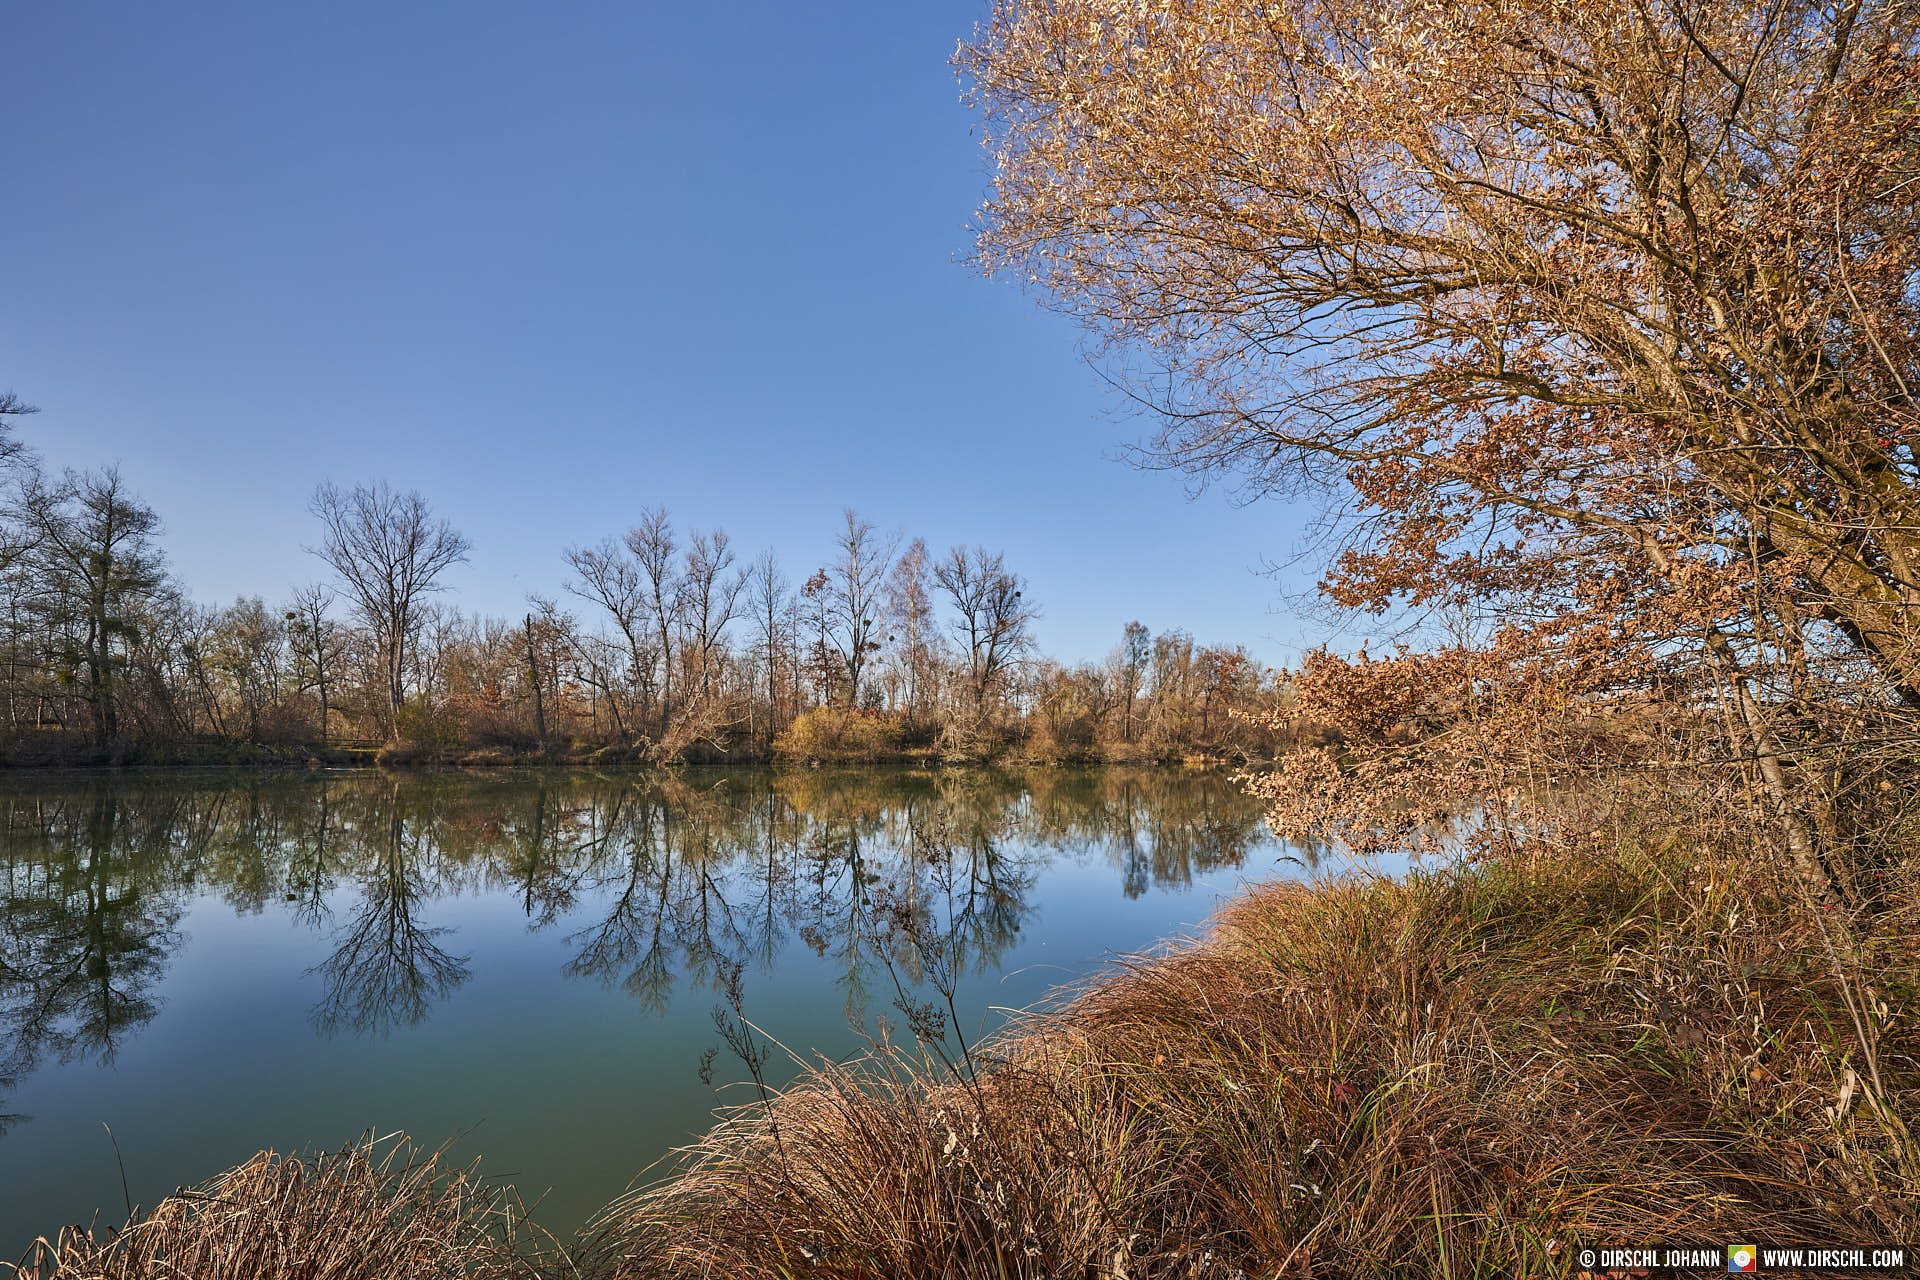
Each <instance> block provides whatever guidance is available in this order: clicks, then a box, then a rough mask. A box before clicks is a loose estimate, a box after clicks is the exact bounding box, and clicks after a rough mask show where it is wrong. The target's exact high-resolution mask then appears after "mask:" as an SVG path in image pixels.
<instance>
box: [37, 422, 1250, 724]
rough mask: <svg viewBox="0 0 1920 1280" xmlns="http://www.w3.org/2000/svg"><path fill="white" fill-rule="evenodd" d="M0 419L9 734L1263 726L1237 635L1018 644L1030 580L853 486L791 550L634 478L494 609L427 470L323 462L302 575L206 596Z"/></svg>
mask: <svg viewBox="0 0 1920 1280" xmlns="http://www.w3.org/2000/svg"><path fill="white" fill-rule="evenodd" d="M0 407H3V408H4V411H5V412H6V413H7V414H10V415H19V414H23V413H30V412H32V408H31V407H30V406H28V405H26V404H25V403H24V402H22V401H21V400H20V399H19V398H18V397H15V396H11V395H10V396H8V397H7V398H6V399H5V402H4V406H0ZM0 421H3V420H0ZM4 443H5V446H6V449H5V456H4V459H0V462H3V464H4V466H5V467H6V469H7V476H6V496H5V501H4V505H3V506H0V719H3V726H0V731H3V732H4V735H5V739H6V741H7V743H8V744H9V750H10V754H11V758H13V759H15V760H16V761H33V760H38V759H43V758H44V759H70V758H74V756H75V753H76V752H78V753H80V754H81V755H83V756H88V757H97V758H124V757H126V756H127V754H128V753H129V752H133V753H134V754H135V755H136V756H137V755H139V753H140V751H141V750H142V749H152V748H162V749H166V748H171V749H181V748H192V747H197V746H207V745H210V744H222V743H232V744H249V745H251V746H255V747H261V748H282V747H303V748H313V749H322V748H326V747H328V746H329V744H331V745H332V746H333V747H334V748H336V749H338V748H348V747H354V746H359V747H372V746H382V747H385V748H386V749H387V758H388V759H390V760H404V759H407V758H415V757H418V758H426V757H445V756H447V755H449V754H455V755H458V754H465V755H466V756H469V757H473V758H500V757H502V756H504V757H517V756H518V755H521V754H525V753H528V752H539V753H544V754H546V755H548V756H555V755H561V756H579V755H588V754H591V755H593V756H595V757H596V758H600V759H621V758H629V759H635V760H642V759H646V760H669V759H751V758H764V757H766V756H768V755H770V754H773V753H775V752H784V753H786V754H790V755H795V756H800V757H810V758H816V759H819V758H848V757H874V756H885V755H891V754H897V753H900V752H911V751H915V750H921V751H927V752H934V751H938V752H941V753H943V754H946V755H949V756H954V757H958V758H967V759H979V758H990V757H994V756H997V755H1001V754H1004V753H1007V752H1009V751H1016V752H1028V753H1037V754H1040V755H1044V756H1052V757H1090V756H1096V755H1105V756H1123V757H1126V758H1144V757H1149V756H1153V755H1155V754H1162V755H1164V754H1177V753H1193V752H1201V753H1214V754H1233V753H1242V752H1247V751H1257V750H1261V749H1263V748H1264V747H1266V746H1268V745H1270V742H1271V739H1272V737H1273V730H1272V729H1271V728H1270V727H1267V726H1265V725H1264V724H1260V725H1256V724H1255V722H1254V717H1255V716H1256V715H1258V716H1260V717H1261V718H1262V719H1265V718H1267V717H1268V716H1269V715H1270V713H1271V712H1272V711H1273V709H1274V707H1275V706H1276V705H1277V702H1278V699H1279V696H1280V690H1279V686H1278V685H1277V684H1276V682H1275V681H1274V680H1273V678H1272V677H1271V676H1270V675H1269V674H1268V673H1266V672H1264V671H1262V669H1261V668H1260V667H1259V666H1258V665H1257V664H1256V663H1254V662H1253V661H1252V660H1251V659H1250V658H1249V657H1248V655H1247V653H1246V651H1245V649H1244V648H1242V647H1240V646H1237V645H1233V646H1224V645H1203V644H1198V643H1196V642H1195V641H1194V639H1193V637H1192V636H1191V635H1189V634H1188V633H1187V632H1185V631H1182V630H1179V629H1168V630H1164V631H1162V632H1160V633H1159V634H1157V635H1155V634H1153V633H1151V632H1150V631H1149V630H1148V628H1147V627H1146V626H1145V625H1143V624H1141V623H1139V622H1130V623H1128V624H1127V625H1126V627H1125V628H1124V630H1123V632H1122V635H1121V637H1120V642H1119V643H1118V644H1117V645H1116V646H1115V647H1114V649H1113V650H1112V652H1111V653H1110V654H1108V655H1107V657H1106V658H1105V659H1104V660H1102V661H1096V662H1082V663H1078V664H1067V663H1063V662H1061V661H1058V660H1056V659H1053V658H1049V657H1047V656H1045V655H1044V654H1041V653H1040V652H1039V651H1038V649H1037V647H1036V645H1035V640H1034V633H1033V624H1034V622H1035V621H1036V620H1037V619H1038V618H1039V616H1040V607H1039V605H1038V603H1037V602H1036V601H1035V600H1034V599H1033V597H1032V594H1031V592H1030V591H1029V589H1028V584H1027V582H1026V580H1025V579H1024V578H1023V577H1022V576H1021V575H1020V574H1019V573H1018V572H1016V571H1015V569H1013V568H1012V567H1010V566H1009V565H1008V563H1007V560H1006V556H1005V555H1004V553H1002V552H998V551H989V550H987V549H986V548H984V547H980V546H956V547H953V548H951V549H950V550H948V551H946V552H945V553H944V554H936V553H935V552H933V551H932V550H930V549H929V548H928V546H927V544H926V543H925V541H924V540H921V539H913V540H911V541H907V540H906V539H905V538H904V536H903V535H902V534H900V533H888V532H884V531H882V530H880V529H878V528H876V527H875V525H874V524H873V523H872V522H871V521H868V520H865V519H863V518H861V517H860V515H859V514H858V513H857V512H855V511H854V510H852V509H848V510H847V511H845V512H844V513H843V519H842V522H841V524H840V526H839V527H838V529H837V530H836V534H835V538H834V544H833V545H834V552H833V556H832V558H831V559H830V560H829V562H828V563H826V564H824V565H821V566H819V567H817V568H814V569H813V570H811V571H810V572H807V573H805V574H799V575H796V574H790V573H789V572H788V570H787V569H786V568H785V567H784V566H783V564H782V562H781V559H780V557H779V555H778V553H777V552H775V551H773V550H771V549H769V550H764V551H761V552H760V553H759V554H757V555H755V556H753V557H752V558H750V559H748V558H744V557H743V555H742V553H741V551H740V550H739V549H738V548H737V547H736V546H735V545H734V543H733V541H732V539H731V538H730V537H729V536H728V535H727V533H726V531H725V530H724V529H720V528H718V527H715V528H712V529H706V530H702V529H698V528H692V527H682V526H681V525H679V524H677V523H676V522H675V520H674V519H673V517H672V516H671V515H670V514H669V513H668V511H667V510H666V509H665V508H664V507H654V508H651V509H648V510H645V511H642V512H640V513H639V516H638V518H637V519H636V520H635V521H634V523H633V525H632V526H631V527H630V528H628V529H627V530H626V532H625V533H624V534H621V535H619V536H617V537H614V536H609V537H606V538H603V539H602V540H600V541H599V542H597V543H594V544H592V545H588V546H577V547H571V548H567V549H566V550H565V551H564V552H563V553H562V555H561V557H560V561H561V565H562V567H563V569H564V575H563V576H561V577H560V580H559V582H558V584H557V587H556V589H555V590H553V591H551V592H548V593H543V594H534V595H532V596H529V597H528V600H527V607H526V609H525V611H524V612H523V613H522V614H521V616H519V617H515V618H498V617H488V616H484V615H480V614H475V613H469V612H466V611H464V610H462V609H461V608H459V607H458V605H457V604H450V603H449V602H448V600H447V596H446V590H447V583H446V580H445V579H446V574H447V571H448V570H449V569H451V568H452V567H453V566H455V565H458V564H461V563H464V562H466V561H467V560H468V557H469V554H470V552H471V549H472V547H471V543H470V541H469V540H468V539H467V538H466V536H465V535H463V534H462V533H461V532H460V531H458V530H457V529H455V528H454V527H453V526H452V525H451V524H450V523H449V522H448V521H447V520H446V519H444V518H442V517H441V516H439V515H437V514H436V513H435V512H434V510H433V508H432V506H431V505H430V503H429V502H428V501H427V500H426V499H425V498H424V497H422V496H421V495H420V494H419V493H417V492H411V491H400V490H396V489H394V488H393V487H392V486H390V485H388V484H386V483H384V482H375V483H370V484H356V485H353V486H351V487H342V486H339V485H335V484H331V483H324V484H321V485H320V486H319V487H318V488H316V489H315V490H314V493H313V496H312V499H311V501H310V503H309V510H310V513H311V515H312V517H313V519H314V528H315V534H316V540H315V542H314V544H313V545H312V546H310V547H309V548H308V550H309V551H310V552H311V554H312V555H313V557H314V563H315V568H316V569H318V570H320V571H321V572H320V573H318V574H317V575H316V577H315V579H314V580H313V581H311V582H308V583H305V584H302V585H298V586H294V587H292V588H290V589H288V590H286V591H285V592H283V593H282V594H280V595H279V596H278V597H277V598H270V597H267V596H264V595H249V596H242V597H241V598H240V599H238V600H236V601H234V602H233V603H232V604H230V605H225V606H214V605H209V604H205V603H202V602H199V601H196V600H195V599H194V598H193V597H192V596H191V594H190V593H189V592H188V590H187V588H186V587H185V586H184V584H182V583H181V582H180V581H179V580H178V579H177V578H176V577H175V576H174V575H173V574H172V573H171V572H170V571H169V569H168V566H167V562H166V557H165V554H164V551H163V548H162V546H161V542H160V533H161V521H160V518H159V515H158V514H157V513H156V512H155V511H154V510H153V509H152V508H151V507H150V506H148V505H147V504H146V503H144V502H143V501H142V500H141V499H140V498H139V497H138V496H137V495H136V494H135V493H134V492H133V491H132V490H131V489H130V488H129V486H128V485H127V483H126V482H125V480H124V479H123V477H122V476H121V475H120V473H119V472H118V470H116V469H113V468H107V469H102V470H91V471H75V470H67V471H63V472H60V473H58V474H55V473H53V472H51V471H50V470H48V469H47V468H45V467H44V466H42V465H40V464H39V462H38V461H37V460H36V459H35V458H34V457H33V456H32V455H31V454H30V453H29V452H28V451H26V450H25V449H23V448H22V447H21V446H20V445H19V444H18V442H17V440H16V439H14V438H13V437H12V436H11V435H9V436H7V437H6V438H5V441H4ZM796 579H797V580H796ZM489 753H492V754H489Z"/></svg>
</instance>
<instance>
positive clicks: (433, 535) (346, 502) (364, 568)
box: [308, 481, 471, 737]
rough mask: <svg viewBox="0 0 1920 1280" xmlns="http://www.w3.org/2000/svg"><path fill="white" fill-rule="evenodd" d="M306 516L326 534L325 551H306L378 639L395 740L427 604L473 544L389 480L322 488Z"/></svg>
mask: <svg viewBox="0 0 1920 1280" xmlns="http://www.w3.org/2000/svg"><path fill="white" fill-rule="evenodd" d="M308 510H310V511H312V512H313V514H314V515H316V516H318V517H319V518H320V522H321V524H322V526H323V527H324V528H325V531H326V536H325V538H324V539H323V540H322V541H321V544H320V545H319V546H318V547H314V548H309V550H310V551H312V552H313V554H315V555H317V556H319V557H320V558H321V559H322V560H325V561H326V562H327V564H328V566H329V567H331V568H332V569H333V571H334V572H335V573H336V574H338V575H339V576H340V581H341V583H342V584H343V585H344V586H345V587H346V591H347V597H348V599H349V600H350V601H351V602H352V604H353V608H354V611H355V612H356V613H358V614H359V615H360V618H361V620H362V621H363V622H364V623H365V624H366V625H367V628H368V630H369V631H371V632H372V634H373V640H374V645H375V647H376V649H377V650H378V653H379V660H380V667H381V676H382V678H383V682H384V685H385V688H384V693H385V696H386V718H387V725H386V728H387V732H388V735H389V736H390V737H397V736H398V733H399V725H400V708H401V706H402V705H403V704H404V703H405V702H406V696H407V679H408V676H409V674H410V673H411V670H412V664H413V662H414V659H415V647H416V644H417V641H418V639H419V631H420V626H421V624H422V622H423V621H424V618H423V616H422V614H423V609H424V607H425V600H426V597H427V596H428V595H429V594H431V593H432V592H435V591H440V590H443V589H444V588H443V587H442V586H441V584H440V582H439V578H440V575H441V574H442V573H444V572H446V570H447V569H449V568H451V567H452V566H453V565H455V564H460V563H464V562H465V560H466V558H467V551H468V550H469V548H470V546H471V544H470V543H469V542H468V541H467V539H466V538H465V537H464V536H462V535H461V534H460V533H458V532H456V531H455V530H454V528H453V526H452V525H450V524H448V523H447V522H446V521H445V520H444V519H436V518H435V517H434V515H433V512H432V510H431V509H430V508H429V507H428V506H427V500H426V499H425V498H423V497H421V496H420V494H419V493H417V492H414V491H411V490H409V491H408V492H406V493H396V492H394V490H393V489H392V488H391V487H389V486H388V485H387V483H386V482H385V481H378V482H376V483H374V484H372V485H364V484H359V485H355V486H354V487H353V488H352V489H351V490H347V491H342V490H341V489H340V488H339V487H338V486H336V485H333V484H331V483H328V484H322V485H321V486H320V487H319V488H317V489H315V490H314V493H313V501H312V502H311V503H309V504H308Z"/></svg>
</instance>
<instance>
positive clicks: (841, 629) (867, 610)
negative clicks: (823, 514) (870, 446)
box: [830, 507, 900, 707]
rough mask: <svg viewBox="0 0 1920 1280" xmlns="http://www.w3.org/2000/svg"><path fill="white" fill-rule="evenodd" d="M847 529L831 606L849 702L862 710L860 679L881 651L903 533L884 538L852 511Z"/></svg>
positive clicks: (835, 571) (834, 637) (840, 540)
mask: <svg viewBox="0 0 1920 1280" xmlns="http://www.w3.org/2000/svg"><path fill="white" fill-rule="evenodd" d="M844 514H845V516H846V526H845V528H843V529H842V530H841V532H840V536H839V538H838V539H837V540H836V541H837V543H838V545H839V549H840V558H839V559H838V560H836V561H835V562H834V564H833V573H832V577H831V579H830V592H831V594H830V601H831V609H832V613H833V631H832V640H833V644H834V647H835V648H836V649H837V650H838V651H839V654H840V661H841V664H842V665H843V666H844V667H845V668H846V672H847V699H848V702H849V704H850V705H852V706H856V707H857V706H859V705H860V676H861V673H862V672H863V671H864V670H865V669H866V665H867V660H868V659H869V658H870V657H872V655H873V654H874V652H875V651H876V650H878V649H879V648H880V642H879V641H878V640H877V639H875V636H876V634H877V633H878V632H879V629H880V625H881V621H882V619H881V608H880V606H881V603H882V601H881V591H882V588H883V586H884V584H885V583H886V580H887V575H888V574H889V573H890V572H892V570H893V553H894V551H895V549H896V548H898V547H899V545H900V535H899V534H898V533H892V534H880V533H878V532H876V531H875V530H874V527H873V525H872V524H871V523H870V522H869V521H866V520H862V519H861V518H860V516H859V514H858V513H856V512H855V511H854V509H853V508H852V507H848V508H847V509H846V511H845V512H844Z"/></svg>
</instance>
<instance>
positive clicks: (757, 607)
mask: <svg viewBox="0 0 1920 1280" xmlns="http://www.w3.org/2000/svg"><path fill="white" fill-rule="evenodd" d="M752 575H753V576H752V579H751V587H750V595H749V600H748V608H750V609H751V610H752V611H753V625H754V649H755V652H756V653H757V654H758V655H759V660H760V661H761V662H762V663H763V664H764V665H765V668H766V674H767V740H768V741H769V742H771V741H772V740H773V735H774V734H776V733H778V732H780V667H781V653H782V650H783V649H785V648H787V647H788V646H789V645H790V644H791V640H792V636H793V630H794V616H793V594H792V591H791V589H790V587H789V584H788V582H787V575H786V574H784V573H782V572H781V571H780V557H779V556H777V555H775V554H774V553H773V551H772V550H767V551H762V552H761V553H760V558H759V559H758V560H755V561H754V562H753V569H752Z"/></svg>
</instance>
